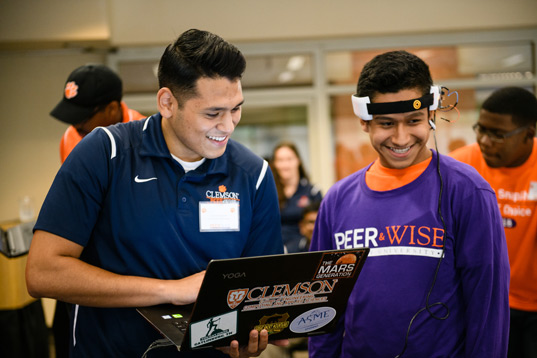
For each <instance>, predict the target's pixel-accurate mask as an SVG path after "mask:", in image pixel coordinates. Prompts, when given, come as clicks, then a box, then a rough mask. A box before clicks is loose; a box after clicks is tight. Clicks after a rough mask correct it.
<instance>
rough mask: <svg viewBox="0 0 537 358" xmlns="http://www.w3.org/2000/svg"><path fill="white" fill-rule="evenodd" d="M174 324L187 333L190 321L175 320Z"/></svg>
mask: <svg viewBox="0 0 537 358" xmlns="http://www.w3.org/2000/svg"><path fill="white" fill-rule="evenodd" d="M172 324H173V325H174V326H175V327H176V328H177V329H178V330H179V331H181V332H183V333H185V332H186V328H187V327H188V321H173V322H172Z"/></svg>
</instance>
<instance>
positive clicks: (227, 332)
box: [190, 311, 237, 348]
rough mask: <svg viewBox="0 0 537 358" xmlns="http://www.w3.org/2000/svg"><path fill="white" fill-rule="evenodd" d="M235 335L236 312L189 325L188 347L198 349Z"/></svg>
mask: <svg viewBox="0 0 537 358" xmlns="http://www.w3.org/2000/svg"><path fill="white" fill-rule="evenodd" d="M236 333H237V311H231V312H229V313H226V314H223V315H220V316H215V317H211V318H209V319H206V320H204V321H199V322H196V323H192V324H191V325H190V346H191V347H192V348H196V347H200V346H202V345H204V344H207V343H211V342H214V341H218V340H220V339H222V338H226V337H229V336H232V335H234V334H236Z"/></svg>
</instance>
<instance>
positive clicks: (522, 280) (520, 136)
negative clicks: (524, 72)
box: [450, 87, 537, 358]
mask: <svg viewBox="0 0 537 358" xmlns="http://www.w3.org/2000/svg"><path fill="white" fill-rule="evenodd" d="M536 122H537V98H536V97H535V95H534V94H532V93H531V92H529V91H527V90H525V89H523V88H519V87H505V88H501V89H499V90H497V91H495V92H494V93H492V95H491V96H490V97H488V98H487V99H486V100H485V102H484V103H483V106H482V108H481V111H480V113H479V120H478V121H477V123H476V124H474V126H473V129H474V131H475V133H476V140H477V142H476V143H473V144H470V145H468V146H465V147H462V148H459V149H457V150H455V151H453V152H452V153H451V154H450V155H451V156H452V157H453V158H455V159H458V160H460V161H462V162H465V163H467V164H470V165H471V166H473V167H474V168H476V169H477V171H478V172H479V173H480V174H481V175H482V176H483V178H485V180H487V181H488V182H489V183H490V185H491V186H492V188H493V189H494V190H495V192H496V196H497V199H498V205H499V208H500V212H501V214H502V218H503V225H504V229H505V237H506V240H507V248H508V252H509V262H510V266H511V284H510V288H509V306H510V308H511V323H510V336H509V352H508V357H509V358H514V357H516V358H529V357H537V339H536V338H537V284H536V282H537V260H536V258H537V145H536V144H535V143H536V141H537V139H536V138H535V124H536Z"/></svg>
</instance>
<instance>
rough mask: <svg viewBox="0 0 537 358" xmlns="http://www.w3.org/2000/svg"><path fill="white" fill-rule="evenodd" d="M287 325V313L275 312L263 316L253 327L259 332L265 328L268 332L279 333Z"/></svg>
mask: <svg viewBox="0 0 537 358" xmlns="http://www.w3.org/2000/svg"><path fill="white" fill-rule="evenodd" d="M287 327H289V313H283V314H279V313H275V314H273V315H270V316H263V317H262V318H261V319H260V320H259V324H258V325H257V326H255V327H254V329H256V330H258V331H259V332H261V331H262V330H263V329H266V330H267V332H268V334H269V335H271V334H275V333H280V332H281V331H283V330H284V329H286V328H287Z"/></svg>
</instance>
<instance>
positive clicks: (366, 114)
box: [351, 86, 460, 358]
mask: <svg viewBox="0 0 537 358" xmlns="http://www.w3.org/2000/svg"><path fill="white" fill-rule="evenodd" d="M454 93H455V94H456V100H455V103H454V104H450V105H447V106H442V99H443V96H444V95H446V96H448V97H449V96H451V95H452V94H454ZM351 98H352V106H353V109H354V114H356V116H358V117H359V118H361V119H362V120H364V121H371V120H373V115H374V114H392V113H406V112H412V111H418V110H420V109H423V108H427V107H428V108H429V111H436V110H439V111H443V112H447V111H450V110H452V109H456V106H457V104H458V102H459V94H458V93H457V92H456V91H453V92H450V91H449V89H448V88H446V87H443V86H431V90H430V92H429V93H428V94H426V95H424V96H422V97H420V98H415V99H410V100H407V101H397V102H383V103H371V100H370V99H369V97H358V96H356V95H352V97H351ZM457 112H458V110H457ZM459 115H460V114H459ZM442 119H443V120H445V121H447V122H454V121H451V120H448V119H446V118H442ZM457 119H458V118H457ZM435 121H436V112H434V115H433V118H432V119H430V120H429V125H430V126H431V129H432V130H433V136H434V143H435V149H436V153H437V155H436V158H437V163H436V165H437V172H438V177H439V180H440V190H439V193H438V215H439V217H440V221H441V222H442V226H443V229H444V236H445V238H447V234H448V232H447V228H446V223H445V221H444V217H443V215H442V193H443V189H444V182H443V179H442V173H441V172H440V153H439V152H438V143H437V141H436V135H435V133H436V124H435ZM444 254H445V240H443V244H442V254H441V255H440V258H439V260H438V264H437V266H436V270H435V273H434V277H433V281H432V283H431V286H430V288H429V290H428V292H427V298H426V300H425V307H423V308H421V309H419V310H418V311H417V312H416V313H415V314H414V316H413V317H412V319H411V320H410V323H409V324H408V329H407V333H406V337H405V345H404V347H403V350H402V351H401V353H399V354H398V355H397V356H396V357H395V358H399V357H401V356H402V355H403V353H404V352H405V351H406V347H407V344H408V336H409V334H410V328H411V327H412V323H413V322H414V319H416V317H417V316H418V315H419V314H420V313H422V312H423V311H427V312H428V313H429V315H430V316H431V317H433V318H434V319H437V320H445V319H447V318H448V317H449V312H450V310H449V307H448V306H447V305H446V304H445V303H444V302H436V303H432V304H430V303H429V297H430V296H431V292H432V291H433V288H434V286H435V284H436V278H437V277H438V271H439V270H440V264H441V263H442V260H443V258H444ZM434 306H441V307H443V308H444V309H445V312H446V313H445V315H443V316H438V315H435V314H434V313H433V312H432V311H431V308H432V307H434Z"/></svg>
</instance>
